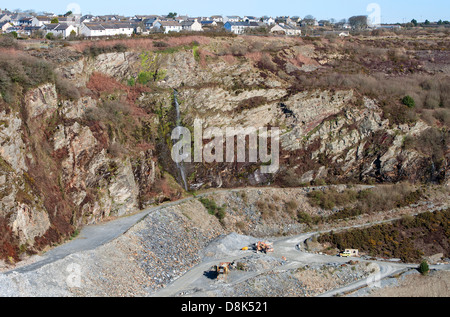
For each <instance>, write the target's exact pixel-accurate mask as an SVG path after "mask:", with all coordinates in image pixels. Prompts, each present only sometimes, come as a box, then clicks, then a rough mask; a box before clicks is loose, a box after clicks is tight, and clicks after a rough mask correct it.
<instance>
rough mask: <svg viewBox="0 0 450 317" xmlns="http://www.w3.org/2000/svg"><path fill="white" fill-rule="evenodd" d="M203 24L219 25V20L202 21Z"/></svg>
mask: <svg viewBox="0 0 450 317" xmlns="http://www.w3.org/2000/svg"><path fill="white" fill-rule="evenodd" d="M200 23H201V24H202V26H206V27H208V26H217V22H216V21H201V22H200Z"/></svg>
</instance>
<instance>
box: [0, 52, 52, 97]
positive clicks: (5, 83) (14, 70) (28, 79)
mask: <svg viewBox="0 0 450 317" xmlns="http://www.w3.org/2000/svg"><path fill="white" fill-rule="evenodd" d="M54 81H55V73H54V71H53V66H52V65H51V64H50V63H48V62H46V61H44V60H42V59H38V58H35V57H31V56H27V55H24V54H21V53H19V54H14V55H12V54H7V53H0V93H1V95H2V97H3V99H4V100H5V101H6V102H7V103H13V102H14V101H16V99H17V98H18V97H19V94H20V93H23V92H20V89H19V87H22V88H24V89H25V90H26V89H29V88H32V87H36V86H38V85H40V84H43V83H48V82H50V83H53V82H54Z"/></svg>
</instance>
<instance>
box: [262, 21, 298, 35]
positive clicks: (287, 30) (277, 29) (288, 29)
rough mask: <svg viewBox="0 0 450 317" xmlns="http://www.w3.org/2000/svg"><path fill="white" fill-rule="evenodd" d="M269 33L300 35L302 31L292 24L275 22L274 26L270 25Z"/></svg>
mask: <svg viewBox="0 0 450 317" xmlns="http://www.w3.org/2000/svg"><path fill="white" fill-rule="evenodd" d="M270 33H274V34H284V35H289V36H300V35H302V31H301V30H300V28H298V27H296V26H292V25H287V24H283V23H280V24H277V25H275V26H274V27H272V28H271V29H270Z"/></svg>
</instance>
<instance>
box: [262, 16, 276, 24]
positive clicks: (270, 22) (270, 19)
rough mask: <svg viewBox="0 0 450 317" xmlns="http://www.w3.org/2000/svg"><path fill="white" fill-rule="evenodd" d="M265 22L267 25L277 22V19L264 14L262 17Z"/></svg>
mask: <svg viewBox="0 0 450 317" xmlns="http://www.w3.org/2000/svg"><path fill="white" fill-rule="evenodd" d="M262 20H263V23H264V24H266V25H273V24H275V19H274V18H272V17H268V16H263V17H262Z"/></svg>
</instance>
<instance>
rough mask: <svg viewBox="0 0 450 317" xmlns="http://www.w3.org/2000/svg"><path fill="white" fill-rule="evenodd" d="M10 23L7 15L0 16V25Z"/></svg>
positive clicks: (9, 17)
mask: <svg viewBox="0 0 450 317" xmlns="http://www.w3.org/2000/svg"><path fill="white" fill-rule="evenodd" d="M9 21H11V16H10V15H9V14H0V23H2V22H9Z"/></svg>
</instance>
